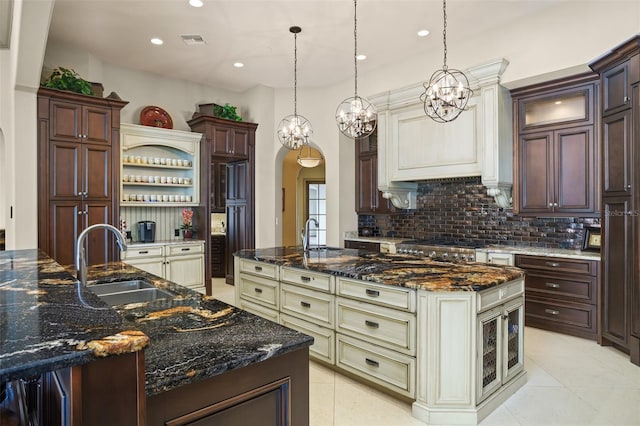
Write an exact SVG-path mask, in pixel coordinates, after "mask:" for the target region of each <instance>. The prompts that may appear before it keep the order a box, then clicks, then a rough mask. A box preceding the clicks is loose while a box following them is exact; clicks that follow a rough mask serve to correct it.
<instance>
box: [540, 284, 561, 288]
mask: <svg viewBox="0 0 640 426" xmlns="http://www.w3.org/2000/svg"><path fill="white" fill-rule="evenodd" d="M544 285H546V286H547V287H551V288H560V284H557V283H544Z"/></svg>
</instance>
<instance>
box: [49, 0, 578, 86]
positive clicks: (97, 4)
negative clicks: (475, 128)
mask: <svg viewBox="0 0 640 426" xmlns="http://www.w3.org/2000/svg"><path fill="white" fill-rule="evenodd" d="M562 1H569V0H493V1H487V0H449V1H448V2H447V15H448V19H447V20H448V26H447V42H448V47H449V50H450V51H452V50H453V49H455V45H456V40H460V39H464V38H467V37H474V35H475V34H477V33H479V32H482V31H486V30H488V29H492V28H495V27H500V26H501V25H504V24H506V23H512V22H514V21H517V20H518V19H522V18H523V17H525V16H527V15H530V14H533V13H537V12H539V11H541V10H542V9H544V8H548V7H553V6H554V5H555V4H557V3H559V2H562ZM292 25H298V26H300V27H302V33H300V34H299V35H298V86H299V87H303V86H306V87H310V86H316V87H323V86H328V85H332V84H336V83H339V82H341V81H345V80H349V79H353V72H354V65H353V49H354V46H353V1H351V0H288V1H283V0H278V1H268V0H254V1H248V0H204V7H201V8H194V7H191V6H189V4H188V3H187V0H56V2H55V6H54V12H53V18H52V21H51V28H50V33H49V40H51V41H54V42H57V43H63V44H69V45H74V46H77V47H79V48H82V49H84V50H86V51H88V52H90V53H92V54H93V55H95V56H96V57H97V58H99V59H100V60H101V61H103V62H106V63H110V64H114V65H118V66H122V67H126V68H131V69H136V70H141V71H149V72H154V73H157V74H161V75H165V76H168V77H173V78H178V79H183V80H188V81H193V82H197V83H201V84H206V85H210V86H214V87H223V88H227V89H230V90H234V91H244V90H246V89H248V88H251V87H253V86H255V85H258V84H262V85H266V86H271V87H292V86H293V35H292V34H291V33H290V32H289V27H290V26H292ZM423 28H426V29H428V30H430V31H431V34H430V35H429V36H428V37H424V38H420V37H417V35H416V32H417V31H418V30H420V29H423ZM182 34H198V35H201V36H202V37H203V38H204V40H205V41H206V44H205V45H196V46H188V45H186V44H185V43H184V42H183V41H182V40H181V39H180V37H179V35H182ZM151 37H160V38H162V39H164V42H165V43H164V45H162V46H152V45H151V44H150V43H149V40H150V38H151ZM358 52H359V53H364V54H366V55H367V59H366V60H365V61H361V62H359V63H358V71H359V72H363V73H364V72H366V71H367V70H372V69H375V68H378V67H381V66H384V65H386V64H389V63H392V62H396V61H401V60H403V59H406V58H409V57H412V56H415V55H437V57H438V58H441V57H442V2H441V1H440V0H422V1H418V0H408V1H406V0H360V1H359V2H358ZM440 60H441V59H440ZM236 61H240V62H243V63H244V64H245V67H244V68H242V69H237V68H234V67H233V63H234V62H236ZM451 65H452V66H455V64H451Z"/></svg>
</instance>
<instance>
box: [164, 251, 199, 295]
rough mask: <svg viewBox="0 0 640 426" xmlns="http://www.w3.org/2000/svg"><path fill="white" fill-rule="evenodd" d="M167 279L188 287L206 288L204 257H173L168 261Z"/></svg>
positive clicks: (168, 258)
mask: <svg viewBox="0 0 640 426" xmlns="http://www.w3.org/2000/svg"><path fill="white" fill-rule="evenodd" d="M165 266H166V268H165V273H166V279H167V280H169V281H173V282H174V283H177V284H180V285H183V286H186V287H202V286H204V255H203V254H198V255H186V256H171V257H167V260H166V265H165Z"/></svg>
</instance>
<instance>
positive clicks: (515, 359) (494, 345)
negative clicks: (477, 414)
mask: <svg viewBox="0 0 640 426" xmlns="http://www.w3.org/2000/svg"><path fill="white" fill-rule="evenodd" d="M523 337H524V305H523V298H522V297H519V298H517V299H514V300H512V301H511V302H508V303H506V304H504V305H501V306H499V307H496V308H494V309H491V310H489V311H486V312H484V313H482V314H480V316H479V317H478V368H477V371H478V386H477V389H478V402H480V401H482V400H483V399H485V398H486V397H487V396H489V395H490V394H491V393H493V392H494V391H495V390H497V389H499V388H500V387H501V386H502V385H503V384H504V383H506V382H508V381H509V380H510V379H511V378H512V377H513V376H514V375H516V374H517V373H519V372H520V371H522V370H523V368H524V351H523V343H524V339H523Z"/></svg>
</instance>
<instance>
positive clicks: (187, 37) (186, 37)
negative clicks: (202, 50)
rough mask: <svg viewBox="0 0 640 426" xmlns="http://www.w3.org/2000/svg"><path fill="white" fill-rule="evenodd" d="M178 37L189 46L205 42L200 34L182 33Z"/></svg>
mask: <svg viewBox="0 0 640 426" xmlns="http://www.w3.org/2000/svg"><path fill="white" fill-rule="evenodd" d="M180 38H181V39H182V41H184V44H188V45H189V46H192V45H196V44H205V41H204V39H203V38H202V36H200V35H194V34H183V35H181V36H180Z"/></svg>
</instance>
